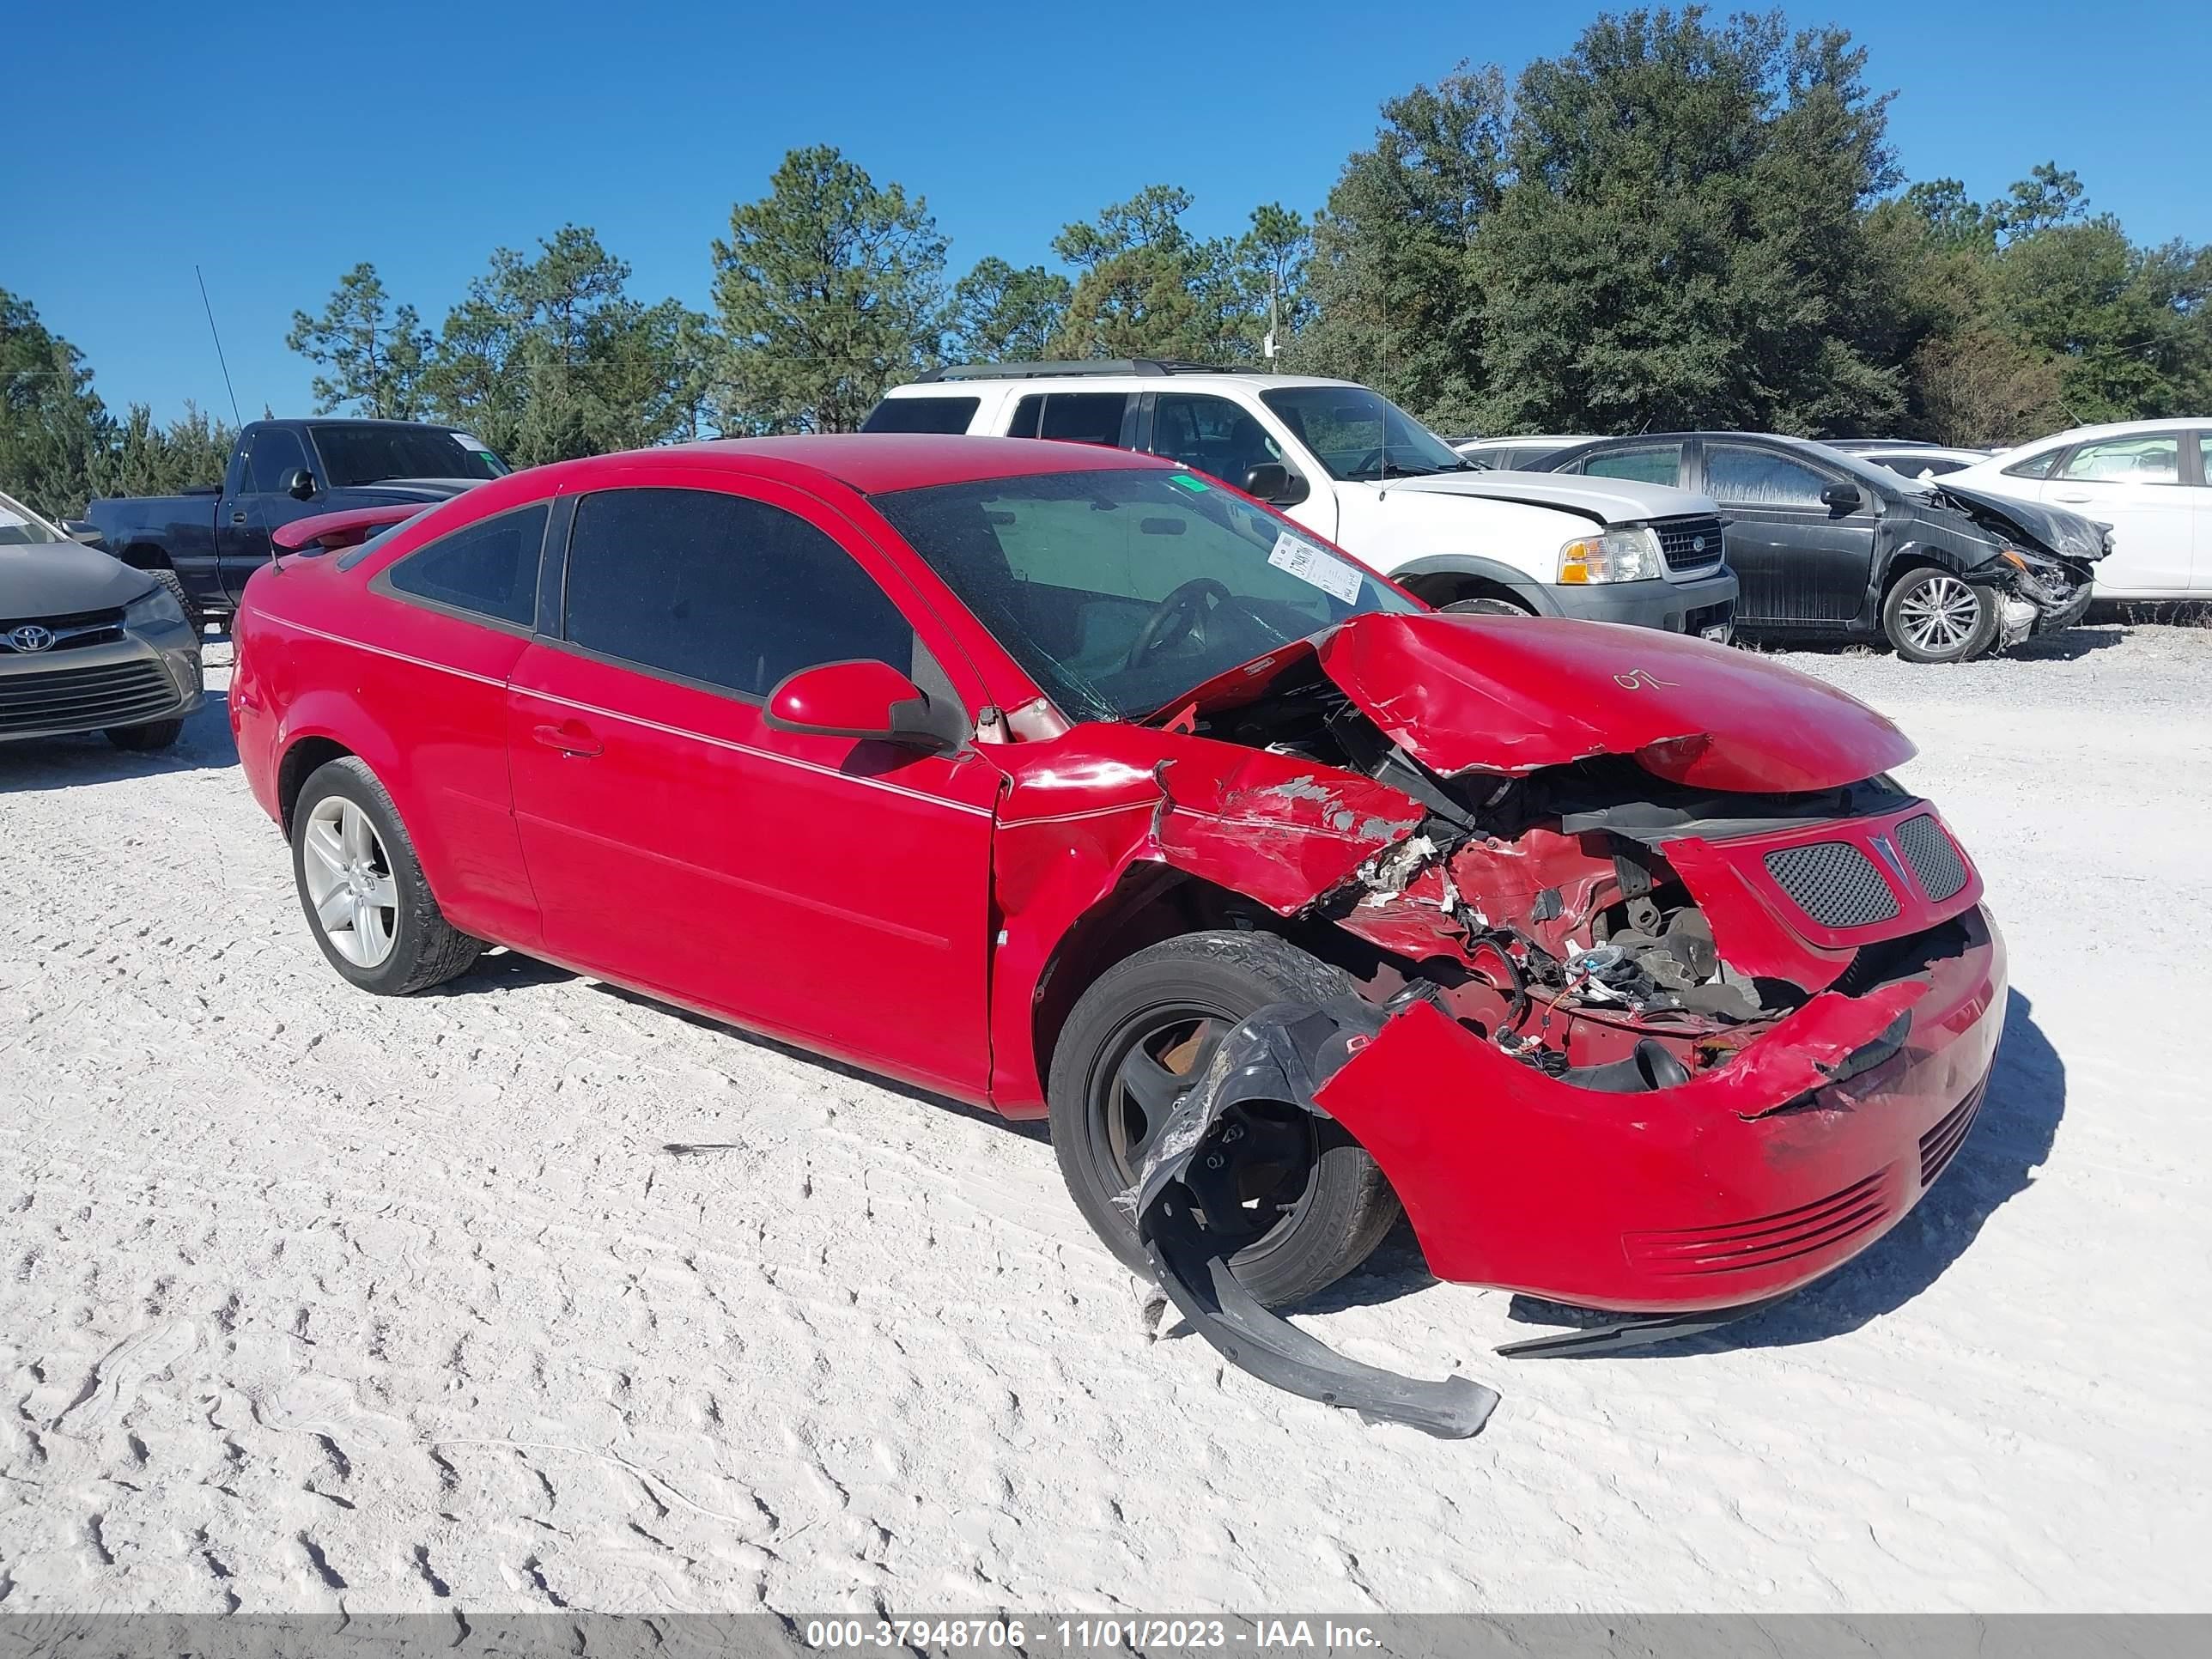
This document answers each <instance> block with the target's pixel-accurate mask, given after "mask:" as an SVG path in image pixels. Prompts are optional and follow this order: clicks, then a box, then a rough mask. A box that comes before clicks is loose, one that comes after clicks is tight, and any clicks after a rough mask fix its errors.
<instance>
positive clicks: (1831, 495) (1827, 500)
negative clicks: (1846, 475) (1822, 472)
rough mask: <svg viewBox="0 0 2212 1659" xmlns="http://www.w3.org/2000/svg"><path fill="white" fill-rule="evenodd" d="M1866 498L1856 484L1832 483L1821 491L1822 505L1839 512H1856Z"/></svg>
mask: <svg viewBox="0 0 2212 1659" xmlns="http://www.w3.org/2000/svg"><path fill="white" fill-rule="evenodd" d="M1865 499H1866V498H1865V497H1864V496H1863V495H1860V494H1859V487H1858V486H1857V484H1847V483H1832V484H1830V485H1829V486H1828V487H1827V488H1826V489H1824V490H1822V491H1821V492H1820V505H1821V506H1823V507H1832V508H1833V509H1834V510H1835V511H1836V512H1838V513H1856V512H1857V511H1858V510H1859V507H1860V504H1861V503H1862V502H1863V501H1864V500H1865Z"/></svg>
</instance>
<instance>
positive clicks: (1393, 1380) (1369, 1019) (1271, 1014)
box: [1132, 995, 1498, 1440]
mask: <svg viewBox="0 0 2212 1659" xmlns="http://www.w3.org/2000/svg"><path fill="white" fill-rule="evenodd" d="M1384 1018H1386V1016H1385V1014H1384V1013H1383V1011H1382V1010H1380V1009H1378V1008H1376V1007H1375V1006H1373V1005H1371V1004H1370V1003H1367V1002H1364V1001H1362V1000H1360V999H1359V998H1358V997H1356V996H1351V995H1346V996H1341V997H1335V998H1332V999H1331V1000H1328V1002H1323V1003H1279V1004H1276V1005H1274V1006H1271V1007H1267V1008H1262V1009H1260V1010H1259V1011H1258V1012H1255V1013H1254V1014H1252V1015H1250V1016H1249V1018H1246V1019H1244V1020H1243V1022H1241V1023H1240V1024H1238V1025H1237V1027H1236V1028H1235V1029H1234V1030H1231V1032H1230V1033H1229V1034H1228V1035H1227V1036H1225V1037H1223V1038H1222V1039H1221V1041H1220V1042H1218V1043H1217V1044H1215V1045H1214V1048H1213V1052H1212V1054H1211V1055H1210V1056H1208V1058H1207V1060H1206V1068H1205V1071H1204V1072H1203V1073H1202V1074H1201V1075H1200V1079H1199V1081H1198V1082H1197V1084H1196V1085H1194V1086H1193V1087H1192V1088H1191V1089H1190V1091H1188V1093H1187V1094H1185V1095H1184V1096H1183V1097H1182V1099H1181V1100H1180V1101H1178V1102H1177V1103H1176V1107H1175V1109H1174V1111H1173V1113H1172V1114H1171V1115H1170V1117H1169V1120H1168V1121H1167V1123H1166V1125H1165V1126H1164V1127H1163V1128H1162V1129H1161V1131H1160V1133H1159V1134H1158V1136H1157V1137H1156V1138H1155V1139H1154V1142H1153V1146H1152V1155H1151V1156H1150V1157H1149V1158H1147V1159H1146V1164H1145V1169H1144V1170H1143V1172H1142V1174H1141V1176H1139V1181H1138V1184H1137V1188H1136V1191H1135V1193H1134V1194H1133V1195H1132V1196H1133V1203H1134V1207H1135V1210H1136V1222H1137V1236H1138V1237H1139V1239H1140V1240H1142V1241H1143V1243H1144V1246H1145V1255H1146V1260H1147V1261H1150V1262H1151V1264H1152V1273H1153V1276H1154V1277H1155V1278H1156V1279H1158V1280H1159V1284H1160V1288H1161V1289H1162V1290H1163V1291H1165V1292H1166V1293H1167V1296H1168V1299H1169V1300H1170V1301H1171V1302H1173V1303H1174V1304H1175V1305H1176V1310H1178V1311H1179V1312H1180V1313H1181V1314H1182V1316H1183V1317H1184V1318H1185V1319H1186V1320H1188V1322H1189V1323H1190V1327H1191V1328H1192V1329H1193V1330H1194V1331H1196V1332H1197V1333H1198V1334H1199V1335H1200V1336H1201V1337H1203V1338H1204V1339H1205V1340H1206V1344H1207V1346H1210V1347H1212V1349H1213V1350H1214V1351H1215V1352H1217V1353H1218V1354H1220V1355H1221V1356H1222V1358H1225V1359H1226V1360H1228V1361H1229V1362H1230V1363H1231V1364H1233V1365H1235V1366H1237V1368H1238V1369H1239V1370H1246V1371H1249V1372H1250V1373H1251V1374H1252V1375H1253V1376H1256V1377H1258V1378H1259V1379H1260V1380H1261V1382H1263V1383H1272V1384H1273V1385H1274V1386H1275V1387H1276V1388H1279V1389H1285V1390H1286V1391H1287V1392H1289V1393H1291V1394H1295V1395H1300V1396H1302V1397H1303V1398H1304V1399H1308V1400H1317V1401H1320V1402H1321V1403H1322V1404H1323V1405H1325V1406H1338V1407H1343V1408H1344V1409H1346V1410H1347V1411H1356V1412H1358V1413H1361V1414H1362V1415H1364V1416H1366V1417H1370V1418H1374V1419H1378V1420H1381V1421H1385V1422H1391V1423H1404V1424H1407V1425H1411V1426H1412V1427H1414V1428H1417V1429H1420V1430H1423V1431H1425V1432H1427V1433H1429V1434H1433V1435H1436V1436H1437V1437H1439V1438H1443V1439H1449V1440H1464V1439H1467V1438H1468V1437H1471V1436H1473V1435H1476V1434H1480V1432H1481V1431H1482V1425H1484V1424H1486V1423H1487V1422H1488V1421H1489V1420H1490V1413H1492V1411H1494V1410H1495V1409H1496V1408H1497V1406H1498V1393H1497V1391H1496V1390H1494V1389H1487V1388H1485V1387H1484V1386H1483V1385H1482V1384H1481V1383H1477V1382H1474V1380H1472V1379H1471V1378H1468V1377H1464V1376H1448V1377H1445V1378H1444V1379H1443V1380H1442V1381H1441V1382H1433V1383H1431V1382H1424V1381H1421V1380H1420V1379H1419V1378H1415V1377H1410V1376H1399V1375H1398V1374H1397V1373H1396V1372H1395V1371H1386V1370H1381V1369H1379V1368H1377V1367H1376V1366H1372V1365H1363V1364H1360V1363H1359V1362H1358V1361H1357V1360H1354V1359H1347V1358H1345V1357H1344V1356H1343V1355H1342V1354H1340V1353H1338V1352H1336V1351H1335V1350H1334V1348H1331V1347H1330V1346H1328V1344H1327V1343H1325V1342H1322V1341H1320V1340H1317V1339H1316V1338H1314V1337H1311V1336H1309V1335H1308V1334H1306V1333H1305V1332H1304V1331H1302V1330H1300V1329H1298V1328H1297V1326H1295V1325H1293V1324H1291V1322H1289V1321H1287V1320H1285V1319H1282V1318H1279V1317H1278V1316H1276V1315H1274V1314H1272V1313H1270V1312H1269V1311H1268V1310H1267V1309H1266V1308H1264V1307H1262V1306H1261V1304H1260V1303H1259V1301H1258V1300H1257V1299H1256V1298H1255V1297H1253V1296H1252V1294H1251V1293H1250V1292H1249V1291H1247V1290H1245V1288H1244V1287H1243V1285H1240V1284H1238V1283H1237V1277H1236V1275H1235V1273H1232V1272H1231V1270H1230V1267H1229V1259H1230V1257H1231V1256H1232V1255H1235V1254H1236V1253H1237V1251H1238V1250H1239V1249H1243V1247H1244V1246H1245V1245H1246V1244H1247V1243H1250V1242H1251V1238H1250V1234H1249V1232H1247V1231H1229V1230H1225V1229H1223V1228H1220V1227H1216V1226H1213V1225H1209V1222H1208V1213H1209V1208H1210V1207H1218V1208H1220V1209H1221V1210H1223V1212H1224V1215H1223V1219H1224V1220H1226V1219H1227V1213H1228V1212H1230V1211H1231V1210H1232V1209H1233V1205H1232V1204H1231V1202H1230V1200H1228V1199H1227V1198H1226V1197H1225V1193H1224V1189H1225V1187H1226V1184H1227V1183H1226V1174H1227V1170H1228V1164H1229V1159H1228V1158H1226V1157H1225V1155H1224V1153H1223V1151H1222V1149H1223V1147H1224V1146H1225V1145H1227V1144H1229V1143H1230V1142H1231V1140H1233V1139H1235V1138H1236V1137H1235V1136H1234V1135H1233V1134H1231V1131H1238V1132H1241V1130H1242V1128H1243V1113H1242V1112H1241V1111H1240V1110H1239V1109H1238V1108H1239V1107H1240V1105H1241V1104H1242V1103H1244V1102H1246V1101H1259V1102H1267V1103H1284V1104H1290V1105H1294V1106H1297V1107H1300V1108H1302V1109H1304V1110H1306V1111H1308V1112H1310V1113H1312V1114H1313V1115H1315V1116H1316V1117H1321V1118H1326V1117H1327V1116H1328V1114H1327V1113H1325V1112H1323V1111H1322V1110H1321V1109H1319V1108H1318V1107H1316V1105H1315V1104H1314V1103H1313V1095H1314V1091H1315V1090H1316V1089H1317V1088H1319V1087H1320V1086H1321V1085H1322V1083H1323V1082H1325V1081H1326V1080H1327V1079H1328V1078H1329V1077H1330V1076H1331V1075H1333V1074H1334V1073H1335V1071H1336V1068H1337V1067H1338V1066H1341V1065H1342V1064H1343V1063H1344V1062H1345V1061H1346V1060H1347V1059H1349V1058H1350V1057H1351V1055H1352V1054H1353V1053H1354V1052H1356V1050H1357V1049H1358V1048H1359V1047H1361V1046H1363V1045H1364V1042H1366V1041H1367V1040H1368V1039H1370V1038H1371V1037H1372V1036H1374V1034H1375V1033H1376V1031H1378V1030H1381V1029H1382V1025H1383V1020H1384ZM1194 1164H1195V1166H1196V1167H1195V1168H1194ZM1210 1172H1211V1173H1215V1174H1216V1178H1215V1179H1212V1180H1209V1179H1208V1175H1209V1173H1210ZM1209 1193H1211V1194H1212V1197H1213V1199H1214V1200H1215V1201H1214V1205H1213V1206H1209V1205H1208V1203H1207V1201H1206V1200H1207V1196H1208V1194H1209Z"/></svg>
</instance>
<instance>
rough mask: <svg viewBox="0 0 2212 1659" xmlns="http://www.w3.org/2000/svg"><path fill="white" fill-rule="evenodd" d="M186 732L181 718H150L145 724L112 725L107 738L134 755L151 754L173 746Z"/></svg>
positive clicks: (108, 729)
mask: <svg viewBox="0 0 2212 1659" xmlns="http://www.w3.org/2000/svg"><path fill="white" fill-rule="evenodd" d="M184 734H185V723H184V721H182V720H149V721H147V722H146V724H145V725H143V726H109V727H108V728H107V740H108V742H110V743H112V744H114V745H115V746H116V747H117V748H118V749H127V750H130V751H131V753H132V754H134V755H146V754H151V753H153V752H154V751H155V750H157V749H167V748H171V747H173V745H174V744H175V743H176V741H177V739H178V738H180V737H182V736H184Z"/></svg>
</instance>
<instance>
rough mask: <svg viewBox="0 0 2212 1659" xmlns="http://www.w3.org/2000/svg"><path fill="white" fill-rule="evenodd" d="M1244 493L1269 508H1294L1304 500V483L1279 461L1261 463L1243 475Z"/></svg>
mask: <svg viewBox="0 0 2212 1659" xmlns="http://www.w3.org/2000/svg"><path fill="white" fill-rule="evenodd" d="M1244 493H1245V494H1246V495H1249V496H1251V497H1252V499H1253V500H1255V501H1265V502H1267V504H1268V506H1270V507H1296V506H1297V504H1298V503H1299V502H1300V501H1304V500H1305V498H1306V481H1305V480H1304V478H1301V477H1298V475H1297V473H1295V472H1293V471H1291V469H1290V468H1288V467H1287V466H1285V465H1283V464H1282V463H1281V462H1280V461H1262V462H1261V463H1260V465H1257V466H1255V467H1254V468H1253V469H1252V470H1251V471H1249V472H1247V473H1246V474H1245V475H1244Z"/></svg>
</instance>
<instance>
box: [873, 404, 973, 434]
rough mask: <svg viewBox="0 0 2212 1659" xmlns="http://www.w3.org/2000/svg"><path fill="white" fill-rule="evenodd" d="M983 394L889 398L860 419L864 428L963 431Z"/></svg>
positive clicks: (895, 430) (908, 430) (944, 431)
mask: <svg viewBox="0 0 2212 1659" xmlns="http://www.w3.org/2000/svg"><path fill="white" fill-rule="evenodd" d="M982 401H983V400H982V399H981V398H884V400H883V402H881V403H879V404H877V405H876V406H875V407H874V408H873V409H872V410H869V411H868V418H867V419H866V420H865V421H863V422H860V430H861V431H863V432H942V433H956V434H957V433H962V432H965V431H967V429H968V422H969V421H971V420H973V419H974V418H975V410H976V409H977V408H978V407H979V406H980V405H981V403H982Z"/></svg>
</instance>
